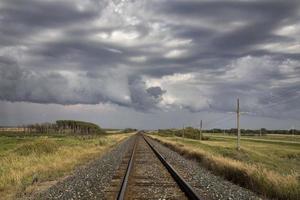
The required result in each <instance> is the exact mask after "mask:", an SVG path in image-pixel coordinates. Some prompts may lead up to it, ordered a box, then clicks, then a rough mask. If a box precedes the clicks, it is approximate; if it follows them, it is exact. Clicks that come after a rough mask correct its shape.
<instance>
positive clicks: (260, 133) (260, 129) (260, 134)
mask: <svg viewBox="0 0 300 200" xmlns="http://www.w3.org/2000/svg"><path fill="white" fill-rule="evenodd" d="M259 135H260V137H261V128H260V131H259Z"/></svg>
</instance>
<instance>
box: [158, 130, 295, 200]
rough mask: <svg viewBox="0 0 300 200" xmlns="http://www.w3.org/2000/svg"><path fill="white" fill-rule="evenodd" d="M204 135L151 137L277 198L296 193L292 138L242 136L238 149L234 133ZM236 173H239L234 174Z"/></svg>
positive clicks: (237, 181)
mask: <svg viewBox="0 0 300 200" xmlns="http://www.w3.org/2000/svg"><path fill="white" fill-rule="evenodd" d="M205 135H209V140H205V141H199V140H193V139H187V138H185V139H183V138H180V137H162V136H159V135H154V136H153V137H155V138H156V139H158V140H160V141H162V142H163V143H165V144H167V145H169V146H171V147H172V148H173V149H175V150H177V151H180V152H181V153H182V154H184V155H187V156H188V157H196V158H197V159H199V160H200V162H201V163H203V164H204V166H205V167H207V168H208V169H210V170H212V171H214V172H216V173H217V174H219V175H222V176H224V177H225V178H227V179H229V180H232V181H233V182H236V183H238V184H240V185H242V186H245V187H248V188H250V189H252V190H254V191H256V192H258V193H261V194H263V195H267V196H269V197H272V198H274V197H276V198H279V199H297V198H298V197H299V195H300V187H299V185H300V183H299V181H300V176H299V174H300V167H299V166H300V143H298V142H295V140H294V138H291V137H289V136H273V135H271V136H263V138H261V139H258V137H257V136H255V137H249V136H247V137H246V136H245V137H246V138H243V139H242V140H241V150H240V151H238V150H237V149H236V137H234V136H222V135H221V134H217V135H216V136H214V135H213V136H211V134H205ZM280 137H282V138H280ZM292 137H293V136H292ZM237 174H240V175H239V176H238V177H236V176H237ZM266 184H267V185H268V186H266Z"/></svg>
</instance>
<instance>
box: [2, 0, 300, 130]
mask: <svg viewBox="0 0 300 200" xmlns="http://www.w3.org/2000/svg"><path fill="white" fill-rule="evenodd" d="M237 98H239V99H240V110H241V127H242V128H252V129H258V128H262V127H265V128H270V129H291V128H298V129H300V123H299V122H300V1H296V0H295V1H289V0H284V1H283V0H282V1H276V0H272V1H271V0H270V1H265V0H257V1H253V0H243V1H219V0H218V1H215V0H209V1H208V0H206V1H203V0H181V1H180V0H84V1H83V0H26V1H24V0H3V1H1V2H0V125H3V126H8V125H10V126H15V125H21V124H29V123H35V122H48V121H50V122H52V121H55V120H57V119H76V120H84V121H90V122H94V123H97V124H99V125H100V126H102V127H111V128H112V127H114V128H126V127H135V128H140V129H142V128H145V129H157V128H170V127H182V126H183V125H184V126H194V127H197V126H199V121H200V120H203V127H204V128H214V127H218V128H234V127H235V126H236V121H235V120H236V116H235V111H236V101H237Z"/></svg>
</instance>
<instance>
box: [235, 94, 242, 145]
mask: <svg viewBox="0 0 300 200" xmlns="http://www.w3.org/2000/svg"><path fill="white" fill-rule="evenodd" d="M236 126H237V149H238V150H240V149H241V147H240V137H241V130H240V100H239V98H238V99H237V109H236Z"/></svg>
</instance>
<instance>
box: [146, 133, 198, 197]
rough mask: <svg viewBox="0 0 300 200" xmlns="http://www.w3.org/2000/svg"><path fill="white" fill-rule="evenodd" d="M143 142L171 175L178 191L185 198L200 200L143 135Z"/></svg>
mask: <svg viewBox="0 0 300 200" xmlns="http://www.w3.org/2000/svg"><path fill="white" fill-rule="evenodd" d="M143 138H144V140H145V141H146V143H147V144H148V145H149V146H150V148H151V149H152V151H153V152H154V153H155V155H156V156H157V158H158V159H159V160H160V161H161V162H162V164H163V165H164V166H165V167H166V168H167V170H168V171H169V173H170V174H171V175H172V177H173V179H174V180H175V181H176V183H177V184H178V185H179V187H180V189H181V190H182V191H183V192H184V193H185V194H186V196H187V197H188V198H189V199H191V200H200V199H201V198H200V197H199V195H198V194H197V193H196V192H195V190H194V189H193V188H192V187H191V186H190V184H188V183H187V182H186V181H185V180H184V179H183V178H182V177H181V176H180V175H179V174H178V172H177V171H176V170H175V169H174V168H173V167H172V165H170V164H169V163H168V162H167V161H166V159H165V158H164V157H163V156H162V155H161V154H160V153H159V152H158V151H157V150H156V149H155V148H154V146H153V145H152V144H151V142H150V141H149V139H146V137H145V136H144V135H143Z"/></svg>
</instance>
